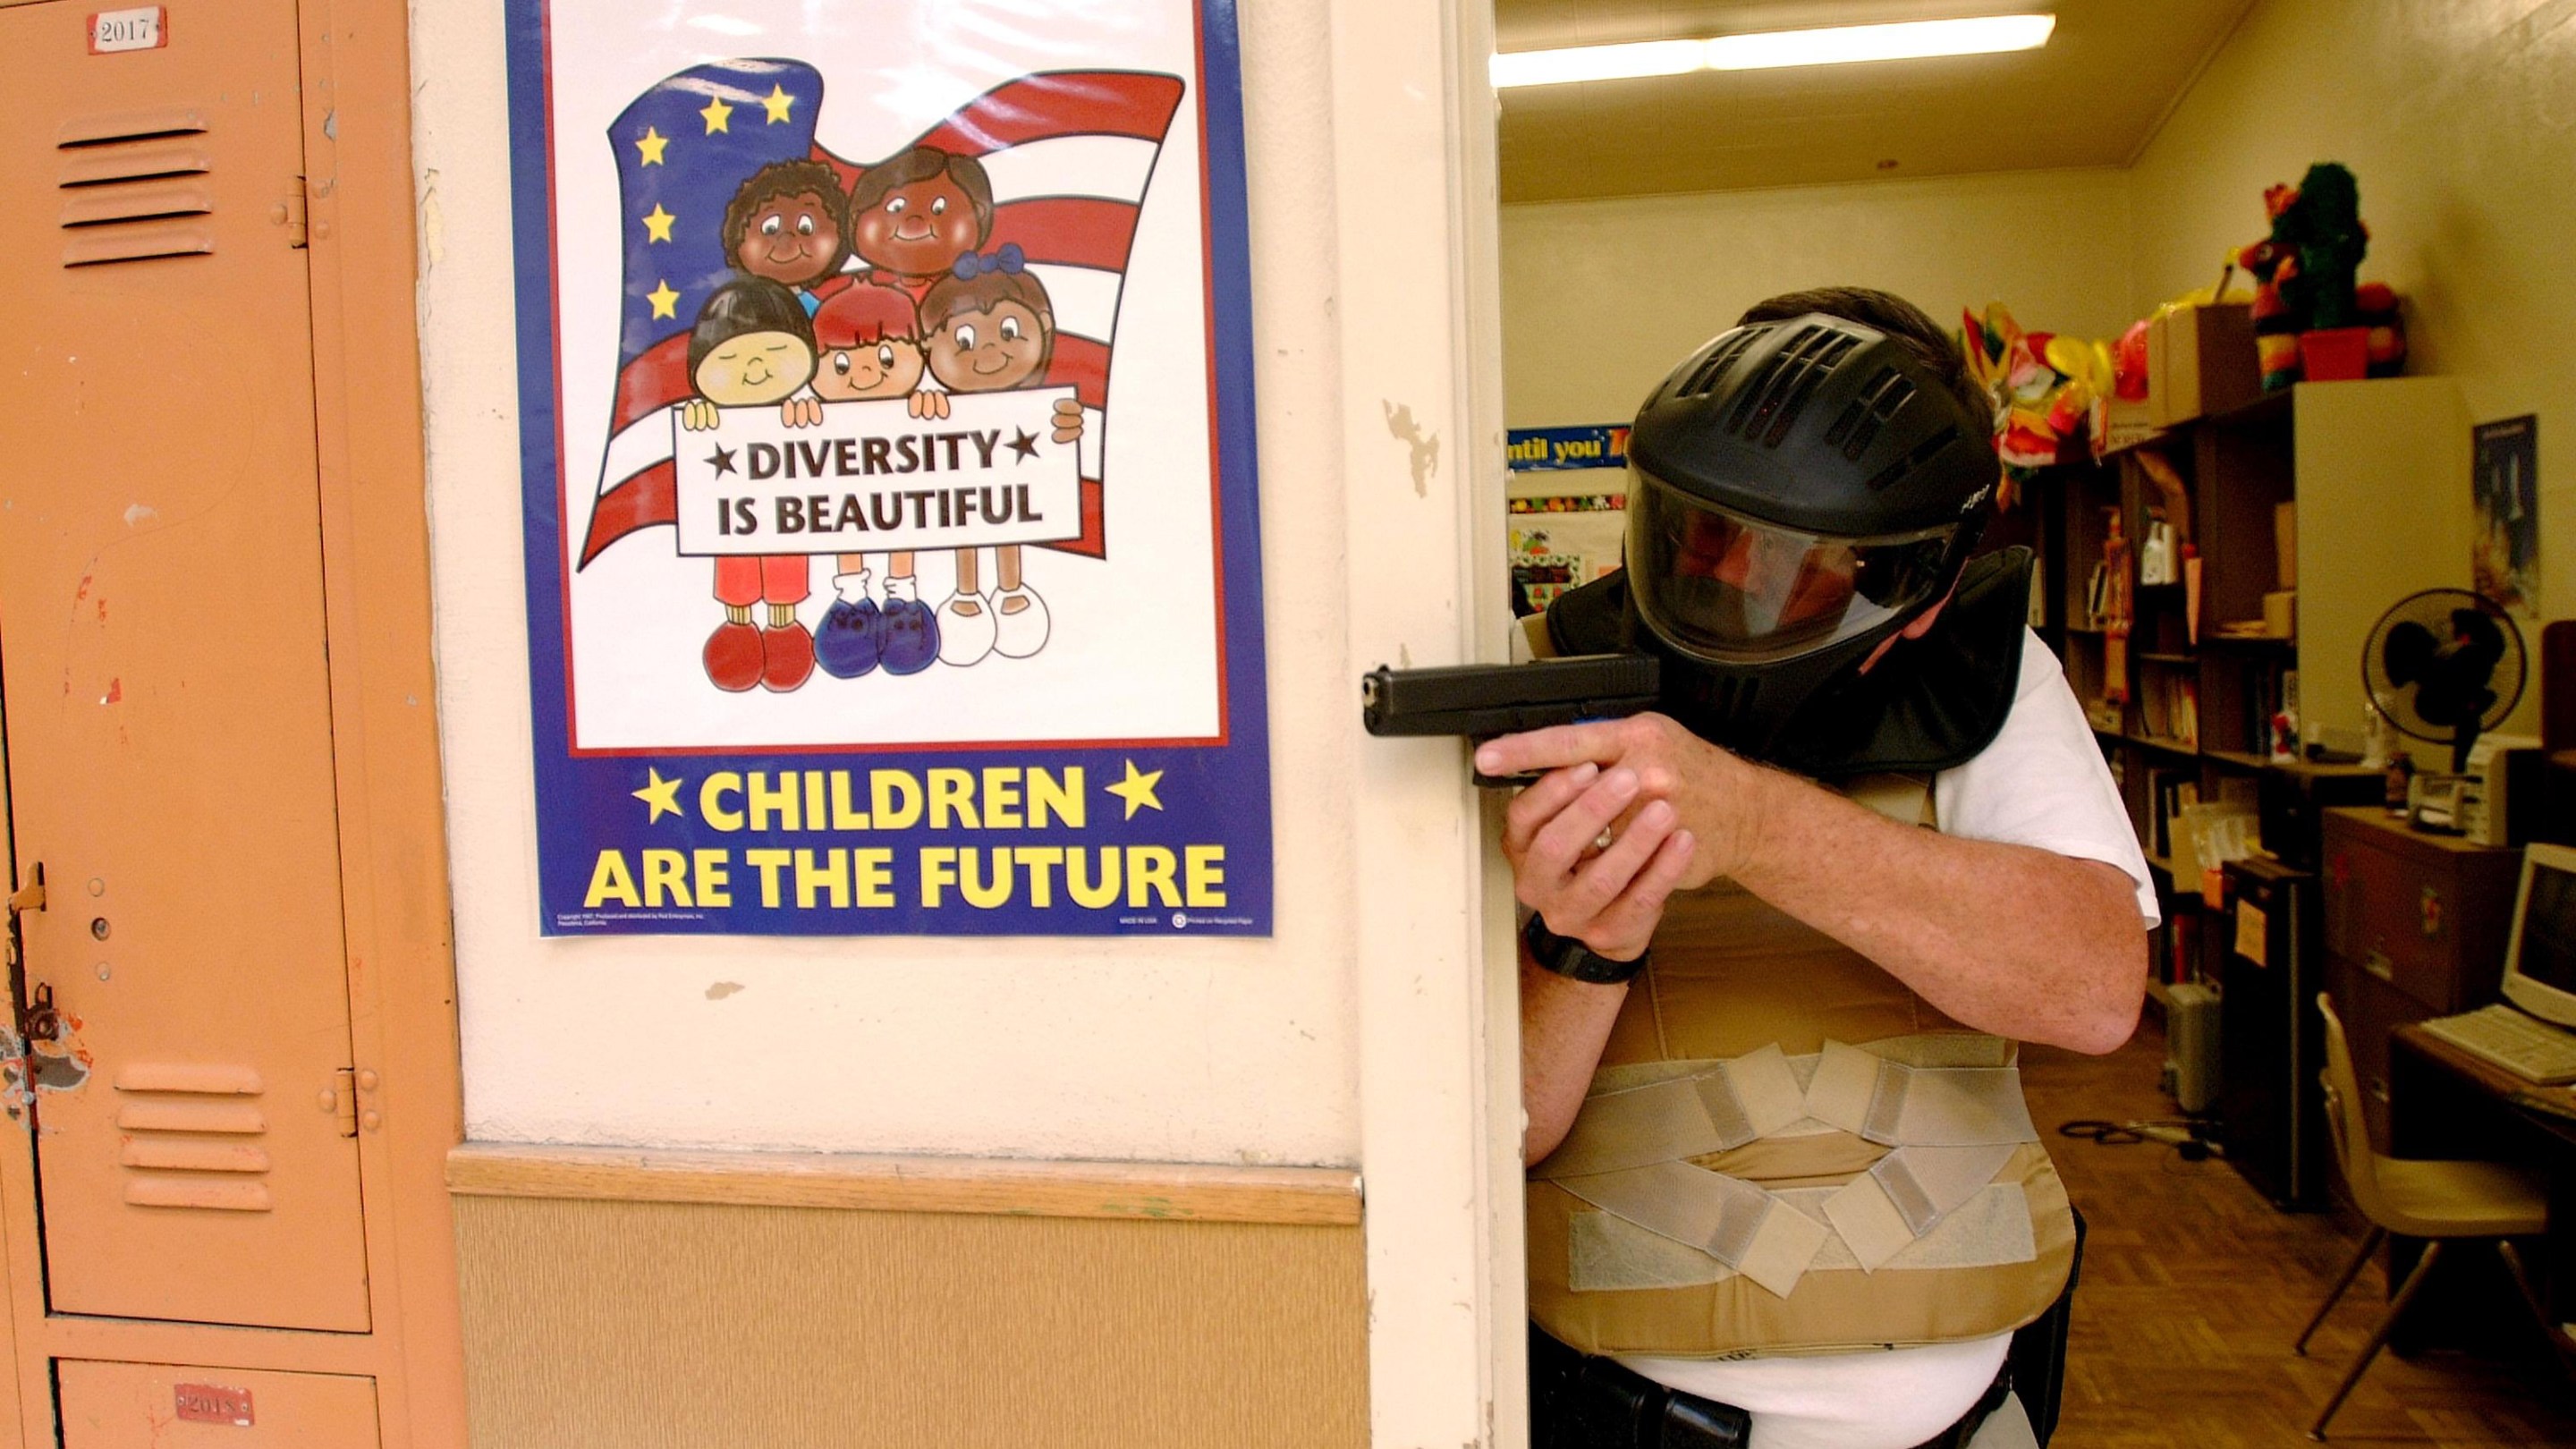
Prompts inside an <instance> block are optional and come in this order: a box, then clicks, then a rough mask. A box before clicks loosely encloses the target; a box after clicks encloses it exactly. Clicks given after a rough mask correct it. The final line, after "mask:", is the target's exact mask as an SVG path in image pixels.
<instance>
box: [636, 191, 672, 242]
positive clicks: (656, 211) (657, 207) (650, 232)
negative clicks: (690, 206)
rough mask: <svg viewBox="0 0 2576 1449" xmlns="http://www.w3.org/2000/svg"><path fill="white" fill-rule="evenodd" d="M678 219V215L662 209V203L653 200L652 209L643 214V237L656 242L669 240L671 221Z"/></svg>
mask: <svg viewBox="0 0 2576 1449" xmlns="http://www.w3.org/2000/svg"><path fill="white" fill-rule="evenodd" d="M678 220H679V218H678V217H676V216H673V215H672V214H671V213H669V212H667V211H664V210H663V209H662V203H660V202H658V201H657V202H654V203H653V209H652V210H651V211H649V212H647V213H645V215H644V239H645V240H646V241H657V242H666V241H669V240H670V239H671V223H673V222H675V221H678Z"/></svg>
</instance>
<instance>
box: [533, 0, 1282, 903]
mask: <svg viewBox="0 0 2576 1449" xmlns="http://www.w3.org/2000/svg"><path fill="white" fill-rule="evenodd" d="M508 17H509V19H508V25H509V54H510V82H511V84H510V96H511V98H510V110H511V117H510V119H511V133H512V141H513V156H514V172H513V178H512V183H513V217H514V222H513V224H514V230H515V238H514V240H515V242H516V247H517V315H518V344H519V345H518V360H519V384H520V404H521V423H520V426H521V448H522V481H523V487H524V491H525V505H526V520H527V533H526V562H527V573H528V598H529V610H528V615H529V643H530V673H531V683H532V695H533V709H534V716H535V747H536V785H537V796H538V798H537V823H538V832H539V840H538V844H539V868H540V871H541V874H542V881H541V889H540V896H541V910H542V916H543V919H542V921H541V928H542V929H543V930H544V931H545V932H546V933H547V934H549V935H595V934H603V933H617V932H653V933H721V934H824V935H837V934H848V935H857V934H896V933H914V934H941V935H947V934H1024V935H1074V934H1103V933H1131V934H1171V933H1175V932H1193V933H1196V932H1213V933H1219V934H1235V935H1247V934H1248V935H1263V934H1267V933H1268V932H1269V930H1270V924H1271V861H1270V854H1271V844H1270V789H1269V761H1268V743H1269V742H1268V730H1267V718H1266V714H1267V706H1266V700H1265V695H1264V688H1263V650H1262V632H1261V617H1260V599H1261V578H1260V541H1259V536H1258V532H1257V511H1256V506H1255V503H1256V498H1255V488H1254V476H1253V423H1252V420H1253V412H1252V388H1251V339H1250V335H1249V315H1250V301H1249V290H1248V287H1249V284H1248V280H1247V263H1246V255H1245V252H1246V246H1245V231H1244V195H1243V149H1242V121H1241V97H1240V83H1239V68H1238V64H1237V57H1236V49H1235V47H1236V37H1235V25H1234V12H1233V6H1232V4H1231V0H1195V3H1194V0H1088V3H1077V4H1067V5H1061V6H1051V7H1046V8H1044V9H1042V10H1033V9H1031V8H1030V7H1027V6H1025V5H1019V4H1012V3H1006V0H901V3H879V4H873V5H867V6H814V5H802V6H790V5H784V4H760V3H749V0H745V3H739V4H732V5H714V6H709V5H688V6H652V7H641V6H633V5H628V4H622V3H617V0H508Z"/></svg>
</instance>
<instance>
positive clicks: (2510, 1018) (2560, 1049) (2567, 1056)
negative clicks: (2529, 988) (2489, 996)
mask: <svg viewBox="0 0 2576 1449" xmlns="http://www.w3.org/2000/svg"><path fill="white" fill-rule="evenodd" d="M2424 1029H2425V1030H2426V1031H2429V1032H2431V1033H2432V1034H2433V1035H2435V1036H2438V1037H2440V1038H2441V1039H2442V1040H2444V1041H2446V1042H2449V1043H2450V1044H2451V1045H2453V1046H2456V1047H2458V1048H2460V1049H2461V1050H2463V1051H2465V1052H2468V1053H2469V1054H2471V1055H2472V1056H2478V1057H2483V1058H2485V1059H2486V1060H2488V1061H2491V1062H2493V1063H2495V1064H2496V1065H2497V1066H2500V1067H2502V1068H2504V1069H2505V1070H2506V1071H2508V1072H2511V1073H2513V1074H2514V1075H2515V1076H2518V1077H2526V1078H2528V1079H2530V1080H2532V1081H2535V1082H2538V1083H2541V1084H2542V1085H2543V1086H2553V1087H2554V1086H2557V1085H2558V1084H2559V1083H2562V1082H2576V1032H2568V1031H2562V1030H2560V1029H2559V1028H2557V1027H2554V1026H2551V1025H2549V1024H2548V1023H2547V1022H2544V1021H2539V1020H2536V1019H2534V1018H2532V1017H2530V1016H2527V1015H2525V1014H2523V1013H2522V1012H2520V1011H2517V1010H2515V1009H2514V1008H2512V1007H2510V1006H2507V1005H2505V1004H2503V1003H2502V1002H2498V1003H2497V1004H2495V1005H2493V1006H2482V1007H2480V1008H2478V1009H2477V1010H2475V1011H2472V1012H2467V1013H2464V1014H2462V1015H2459V1016H2442V1017H2435V1018H2434V1019H2433V1020H2431V1021H2428V1022H2426V1023H2424Z"/></svg>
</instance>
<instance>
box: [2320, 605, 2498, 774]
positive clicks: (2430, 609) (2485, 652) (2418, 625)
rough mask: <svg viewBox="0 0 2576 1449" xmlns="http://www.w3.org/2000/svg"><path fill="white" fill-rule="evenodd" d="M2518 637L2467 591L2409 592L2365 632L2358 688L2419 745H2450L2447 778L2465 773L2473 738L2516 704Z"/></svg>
mask: <svg viewBox="0 0 2576 1449" xmlns="http://www.w3.org/2000/svg"><path fill="white" fill-rule="evenodd" d="M2524 674H2525V663H2524V659H2523V653H2522V631H2521V630H2519V629H2517V628H2515V627H2514V623H2513V620H2512V618H2511V617H2509V616H2508V615H2506V613H2505V612H2504V610H2503V609H2502V608H2501V607H2499V606H2498V605H2497V604H2496V603H2495V602H2494V601H2493V600H2491V599H2488V598H2487V597H2486V596H2485V595H2483V594H2473V593H2470V592H2469V591H2468V590H2466V589H2426V590H2424V591H2423V592H2422V593H2420V594H2409V595H2407V596H2406V597H2405V598H2402V599H2399V600H2398V601H2397V602H2396V603H2395V604H2393V605H2391V606H2390V607H2389V610H2388V612H2387V613H2385V614H2382V615H2380V616H2379V622H2378V623H2376V624H2373V625H2371V626H2370V638H2369V639H2368V640H2367V641H2365V642H2364V643H2363V644H2362V646H2361V685H2362V688H2363V689H2364V690H2365V691H2366V692H2367V693H2368V694H2369V696H2370V705H2371V708H2373V709H2376V710H2378V711H2379V713H2380V715H2381V717H2382V718H2384V719H2386V720H2387V721H2388V722H2389V723H2390V724H2393V725H2395V726H2397V728H2398V729H2400V730H2402V731H2404V732H2405V733H2407V734H2410V735H2413V736H2414V737H2415V738H2417V739H2419V740H2428V741H2431V742H2432V743H2434V744H2441V743H2444V742H2445V741H2447V742H2448V743H2449V744H2450V746H2451V773H2452V774H2454V775H2457V774H2461V773H2464V772H2465V771H2466V770H2467V769H2468V768H2469V749H2470V747H2471V746H2473V745H2475V744H2476V743H2477V742H2478V736H2479V735H2480V734H2482V733H2484V732H2486V731H2488V730H2491V729H2494V728H2495V727H2496V726H2497V725H2499V724H2502V723H2503V722H2504V717H2505V716H2506V715H2509V714H2511V713H2513V707H2514V705H2516V704H2517V703H2520V702H2521V699H2522V686H2523V680H2524Z"/></svg>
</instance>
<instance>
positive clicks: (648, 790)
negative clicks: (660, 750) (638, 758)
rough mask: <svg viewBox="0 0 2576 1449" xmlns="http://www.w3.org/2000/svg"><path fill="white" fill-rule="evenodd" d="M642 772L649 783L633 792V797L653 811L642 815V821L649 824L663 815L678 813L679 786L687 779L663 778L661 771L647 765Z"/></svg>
mask: <svg viewBox="0 0 2576 1449" xmlns="http://www.w3.org/2000/svg"><path fill="white" fill-rule="evenodd" d="M644 774H645V776H646V777H647V779H648V780H649V783H648V784H646V785H645V787H644V788H643V789H641V790H637V791H635V792H634V795H635V798H636V799H638V800H641V801H643V802H644V803H645V804H646V805H647V806H649V807H651V809H652V811H653V813H652V814H650V815H647V816H645V817H644V823H645V824H647V825H650V824H652V823H653V822H654V821H656V820H659V819H661V818H662V817H663V816H665V815H677V814H679V813H680V787H681V786H682V785H684V784H686V783H687V781H685V780H665V779H663V778H662V772H661V771H659V770H656V769H653V768H651V767H649V766H648V767H646V769H645V771H644Z"/></svg>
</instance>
